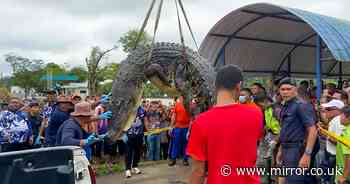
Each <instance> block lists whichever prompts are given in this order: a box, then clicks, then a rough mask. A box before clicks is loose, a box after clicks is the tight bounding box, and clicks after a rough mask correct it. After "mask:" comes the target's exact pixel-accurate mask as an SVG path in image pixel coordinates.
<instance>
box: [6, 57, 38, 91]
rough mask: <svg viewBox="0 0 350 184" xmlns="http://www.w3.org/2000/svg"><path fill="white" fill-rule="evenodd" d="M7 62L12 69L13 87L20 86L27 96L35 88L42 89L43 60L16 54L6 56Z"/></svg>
mask: <svg viewBox="0 0 350 184" xmlns="http://www.w3.org/2000/svg"><path fill="white" fill-rule="evenodd" d="M5 61H6V62H8V63H9V64H10V65H11V67H12V79H11V83H12V84H13V85H16V86H19V87H21V88H23V89H24V90H25V96H27V95H28V93H29V91H30V90H31V89H33V88H40V86H41V84H40V82H38V81H39V79H40V73H41V70H42V68H43V64H44V62H43V60H39V59H28V58H25V57H22V56H17V55H14V54H7V55H5Z"/></svg>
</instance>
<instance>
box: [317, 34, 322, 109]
mask: <svg viewBox="0 0 350 184" xmlns="http://www.w3.org/2000/svg"><path fill="white" fill-rule="evenodd" d="M321 67H322V66H321V38H320V36H319V35H317V36H316V86H317V90H316V97H317V101H318V102H319V101H320V99H321V91H322V76H321Z"/></svg>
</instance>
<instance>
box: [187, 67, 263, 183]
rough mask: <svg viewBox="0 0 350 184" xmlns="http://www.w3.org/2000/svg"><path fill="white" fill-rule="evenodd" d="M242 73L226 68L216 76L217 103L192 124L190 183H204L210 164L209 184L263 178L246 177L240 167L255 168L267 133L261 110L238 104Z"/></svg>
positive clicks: (232, 68) (250, 181)
mask: <svg viewBox="0 0 350 184" xmlns="http://www.w3.org/2000/svg"><path fill="white" fill-rule="evenodd" d="M242 80H243V76H242V72H241V70H240V69H239V68H238V67H236V66H235V65H226V66H224V67H223V68H221V69H220V70H219V72H218V74H217V76H216V82H215V86H216V90H217V103H216V105H215V106H214V107H213V108H212V109H210V110H209V111H207V112H204V113H202V114H200V115H199V116H198V117H197V118H196V120H195V121H194V122H193V124H192V129H191V132H190V138H189V143H188V147H187V154H188V155H189V156H190V157H191V158H192V159H193V166H192V167H193V169H192V173H191V176H190V179H189V183H190V184H197V183H198V184H199V183H202V182H203V180H204V176H205V170H206V164H207V167H208V168H207V169H208V178H207V181H208V184H219V183H220V184H225V183H227V184H232V183H234V184H253V183H259V176H257V175H255V174H250V175H248V174H247V173H246V174H245V175H243V174H240V173H238V172H237V168H253V167H255V162H256V157H257V144H258V140H259V139H260V138H261V137H262V133H263V115H262V112H261V111H260V110H259V109H258V108H251V107H249V106H246V105H243V104H238V103H236V101H237V99H238V96H239V92H240V88H241V82H242Z"/></svg>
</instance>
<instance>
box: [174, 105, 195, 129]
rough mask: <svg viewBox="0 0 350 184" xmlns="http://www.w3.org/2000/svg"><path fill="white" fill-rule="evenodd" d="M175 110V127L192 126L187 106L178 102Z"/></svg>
mask: <svg viewBox="0 0 350 184" xmlns="http://www.w3.org/2000/svg"><path fill="white" fill-rule="evenodd" d="M174 112H175V127H176V128H188V127H189V126H190V121H191V117H190V115H189V113H188V112H187V111H186V109H185V106H184V105H183V104H182V103H180V102H177V103H176V104H175V107H174Z"/></svg>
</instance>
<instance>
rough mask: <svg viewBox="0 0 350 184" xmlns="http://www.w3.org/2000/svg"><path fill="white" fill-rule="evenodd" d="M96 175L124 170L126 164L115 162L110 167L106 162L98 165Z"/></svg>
mask: <svg viewBox="0 0 350 184" xmlns="http://www.w3.org/2000/svg"><path fill="white" fill-rule="evenodd" d="M95 168H96V175H97V176H106V175H109V174H112V173H120V172H123V171H124V166H123V165H121V164H113V165H112V167H110V168H109V167H108V165H107V164H106V163H104V164H100V165H96V166H95Z"/></svg>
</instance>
